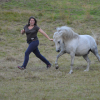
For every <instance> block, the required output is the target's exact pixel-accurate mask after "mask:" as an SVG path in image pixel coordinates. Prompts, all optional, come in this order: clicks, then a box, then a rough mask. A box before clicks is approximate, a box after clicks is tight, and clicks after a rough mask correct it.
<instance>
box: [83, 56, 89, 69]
mask: <svg viewBox="0 0 100 100" xmlns="http://www.w3.org/2000/svg"><path fill="white" fill-rule="evenodd" d="M83 58H84V59H85V60H86V61H87V68H86V70H84V71H89V67H90V59H89V58H88V55H84V56H83Z"/></svg>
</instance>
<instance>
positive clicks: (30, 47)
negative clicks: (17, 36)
mask: <svg viewBox="0 0 100 100" xmlns="http://www.w3.org/2000/svg"><path fill="white" fill-rule="evenodd" d="M38 44H39V42H38V41H37V40H36V41H33V42H31V43H30V44H29V46H28V48H27V50H26V52H25V57H24V62H23V65H22V66H23V67H24V68H26V66H27V63H28V61H29V54H30V53H31V52H33V51H34V50H35V49H36V48H37V46H38Z"/></svg>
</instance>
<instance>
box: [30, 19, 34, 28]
mask: <svg viewBox="0 0 100 100" xmlns="http://www.w3.org/2000/svg"><path fill="white" fill-rule="evenodd" d="M34 24H35V20H34V19H33V18H32V19H30V26H34Z"/></svg>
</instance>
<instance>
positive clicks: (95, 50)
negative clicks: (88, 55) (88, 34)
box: [91, 47, 100, 61]
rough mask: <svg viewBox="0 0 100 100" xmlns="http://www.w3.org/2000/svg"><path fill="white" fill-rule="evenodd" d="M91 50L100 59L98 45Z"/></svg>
mask: <svg viewBox="0 0 100 100" xmlns="http://www.w3.org/2000/svg"><path fill="white" fill-rule="evenodd" d="M91 52H92V53H93V54H94V55H95V56H96V57H97V59H98V61H100V56H99V54H98V49H97V47H96V48H95V49H94V50H91Z"/></svg>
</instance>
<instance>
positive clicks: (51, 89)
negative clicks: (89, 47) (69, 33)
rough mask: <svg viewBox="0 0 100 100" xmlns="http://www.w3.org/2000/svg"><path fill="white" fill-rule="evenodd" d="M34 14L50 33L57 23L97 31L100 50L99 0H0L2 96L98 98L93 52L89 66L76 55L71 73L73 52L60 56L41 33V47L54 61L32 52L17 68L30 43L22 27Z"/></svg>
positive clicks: (7, 99)
mask: <svg viewBox="0 0 100 100" xmlns="http://www.w3.org/2000/svg"><path fill="white" fill-rule="evenodd" d="M30 16H34V17H36V18H37V20H38V26H39V27H41V28H42V29H43V30H44V31H45V32H46V33H47V34H48V35H49V37H50V38H53V34H54V32H55V31H56V27H59V26H64V25H68V26H70V27H72V28H73V30H74V31H75V32H77V33H78V34H89V35H92V33H91V31H92V32H93V33H94V34H95V35H97V36H98V51H99V54H100V38H99V34H100V0H28V1H27V0H0V100H100V62H98V60H97V59H96V57H94V55H93V54H92V53H90V55H89V58H90V60H91V66H90V71H89V72H84V70H85V68H86V65H87V63H86V61H85V60H84V59H83V58H82V57H75V62H74V73H73V74H71V75H69V74H68V72H69V70H70V60H71V59H70V56H69V55H68V54H65V55H63V56H61V57H60V58H59V60H58V64H59V67H60V68H59V69H57V70H56V69H55V67H54V63H55V60H56V56H57V54H58V53H56V50H55V44H54V42H52V41H49V40H48V39H46V38H45V37H44V36H43V35H42V34H41V33H38V38H39V41H40V45H39V50H40V52H41V54H42V55H43V56H45V57H46V58H47V59H48V60H49V61H50V62H51V63H52V67H51V68H50V69H46V65H45V64H44V63H43V62H42V61H40V60H39V59H38V58H36V57H35V55H34V54H30V60H29V63H28V65H27V68H26V70H23V71H21V70H19V69H18V68H17V66H18V65H22V63H23V60H24V53H25V51H26V49H27V47H28V44H27V43H26V36H25V35H21V33H20V30H21V29H23V27H24V25H26V24H27V21H28V18H29V17H30Z"/></svg>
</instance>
